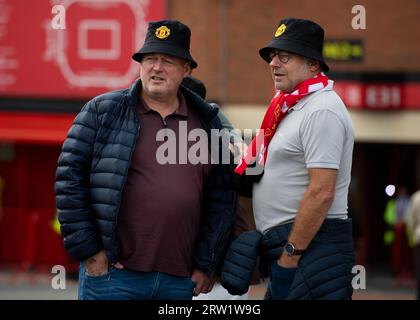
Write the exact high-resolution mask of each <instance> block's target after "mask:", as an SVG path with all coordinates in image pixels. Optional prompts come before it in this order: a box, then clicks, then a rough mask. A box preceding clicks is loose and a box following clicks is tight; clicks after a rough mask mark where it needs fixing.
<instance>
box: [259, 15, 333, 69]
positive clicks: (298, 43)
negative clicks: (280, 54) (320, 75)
mask: <svg viewBox="0 0 420 320" xmlns="http://www.w3.org/2000/svg"><path fill="white" fill-rule="evenodd" d="M323 46H324V30H323V29H322V28H321V26H319V25H318V24H316V23H315V22H313V21H310V20H304V19H296V18H285V19H282V20H280V22H279V24H278V26H277V29H276V32H275V34H274V38H273V40H271V42H270V43H269V44H268V45H267V46H265V47H264V48H262V49H260V51H259V52H260V56H261V58H263V59H264V60H265V61H267V62H270V57H269V55H270V51H271V50H272V49H278V50H284V51H288V52H291V53H297V54H300V55H301V56H304V57H307V58H311V59H315V60H318V61H319V62H320V64H321V68H322V70H323V71H324V72H328V70H329V69H330V68H329V67H328V66H327V64H326V63H325V61H324V57H323V56H322V49H323Z"/></svg>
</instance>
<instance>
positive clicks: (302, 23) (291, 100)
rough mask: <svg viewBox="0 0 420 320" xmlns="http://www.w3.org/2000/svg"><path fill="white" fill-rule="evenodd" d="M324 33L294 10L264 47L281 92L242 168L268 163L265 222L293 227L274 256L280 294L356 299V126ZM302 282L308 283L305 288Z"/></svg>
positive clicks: (261, 222) (262, 185) (259, 197)
mask: <svg viewBox="0 0 420 320" xmlns="http://www.w3.org/2000/svg"><path fill="white" fill-rule="evenodd" d="M323 41H324V31H323V29H322V28H321V27H320V26H319V25H317V24H316V23H314V22H312V21H308V20H302V19H294V18H289V19H283V20H281V21H280V23H279V25H278V27H277V29H276V31H275V34H274V38H273V40H272V41H271V42H270V43H269V44H268V45H267V46H266V47H264V48H262V49H261V50H260V55H261V57H262V58H263V59H264V60H265V61H266V62H267V63H269V66H270V70H271V74H272V78H273V81H274V86H275V89H276V90H277V91H278V92H277V94H276V96H275V97H274V98H273V100H272V101H271V103H270V106H269V108H268V109H267V113H266V115H265V117H264V120H263V124H262V126H261V129H264V136H263V138H261V139H262V142H261V144H258V142H255V143H254V145H253V144H251V146H250V148H251V151H248V154H247V155H245V157H244V159H243V160H244V161H243V162H242V163H241V164H240V165H239V166H238V167H237V168H236V172H237V173H238V174H240V175H242V174H246V171H247V169H248V168H249V163H250V162H249V160H250V158H253V156H255V159H258V162H259V164H260V165H263V166H264V174H263V175H262V177H261V179H260V180H259V181H258V182H255V183H254V185H253V207H254V215H255V222H256V226H257V229H258V230H259V231H261V232H262V233H263V234H265V235H267V234H269V233H270V231H272V230H286V232H283V233H282V234H286V236H285V238H284V242H283V243H281V245H279V247H283V246H284V249H282V251H279V252H280V253H279V256H278V257H275V259H274V260H273V261H271V263H270V272H269V275H270V285H269V293H270V295H271V297H272V298H273V299H295V298H305V299H313V298H314V299H323V298H327V299H349V298H351V294H352V289H351V267H352V266H353V264H354V249H353V244H352V238H351V237H352V234H351V231H352V228H351V220H350V219H347V193H348V187H349V184H350V172H351V164H352V152H353V143H354V130H353V126H352V122H351V119H350V116H349V113H348V112H347V109H346V107H345V105H344V104H343V102H342V100H341V99H340V97H339V96H338V95H337V94H336V93H335V92H334V90H333V81H331V80H329V79H328V77H327V76H326V75H325V74H324V72H327V71H328V70H329V68H328V66H327V65H326V64H325V62H324V60H323V57H322V47H323ZM257 140H258V139H256V140H255V141H257ZM253 142H254V141H253ZM252 148H254V149H255V150H254V151H252ZM249 150H250V149H249ZM253 152H254V153H255V154H254V155H252V154H253ZM250 155H251V156H250ZM247 156H248V159H247ZM300 259H302V261H300ZM303 260H305V261H303ZM301 262H302V263H301ZM343 263H344V264H343ZM302 268H306V269H305V270H300V272H298V269H302ZM302 285H304V287H305V289H299V288H303V287H299V286H302Z"/></svg>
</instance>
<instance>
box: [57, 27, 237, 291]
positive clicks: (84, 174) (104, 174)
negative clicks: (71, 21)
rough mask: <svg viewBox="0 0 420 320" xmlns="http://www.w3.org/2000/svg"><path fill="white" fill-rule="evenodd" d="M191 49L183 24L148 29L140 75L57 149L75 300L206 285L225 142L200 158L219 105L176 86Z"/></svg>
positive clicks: (219, 226)
mask: <svg viewBox="0 0 420 320" xmlns="http://www.w3.org/2000/svg"><path fill="white" fill-rule="evenodd" d="M189 45H190V30H189V28H188V27H187V26H185V25H184V24H182V23H180V22H178V21H173V20H163V21H157V22H151V23H150V24H149V28H148V32H147V35H146V40H145V43H144V45H143V47H142V48H141V49H140V50H139V51H138V52H137V53H135V54H134V55H133V59H134V60H136V61H138V62H139V63H140V66H141V71H140V79H139V80H137V81H136V82H135V83H134V84H133V85H132V87H131V88H130V89H126V90H120V91H114V92H110V93H106V94H103V95H100V96H98V97H95V98H94V99H92V100H91V101H89V102H88V103H87V104H86V105H85V107H84V108H83V109H82V111H81V112H80V113H79V114H78V116H77V117H76V119H75V121H74V123H73V125H72V127H71V129H70V131H69V133H68V137H67V139H66V140H65V142H64V144H63V148H62V152H61V155H60V158H59V160H58V167H57V173H56V185H55V190H56V202H57V208H58V218H59V221H60V224H61V232H62V234H63V236H64V245H65V248H66V250H67V251H68V252H69V253H70V254H71V255H72V256H73V257H75V258H76V259H78V260H79V261H80V262H81V264H80V273H79V281H80V282H79V298H80V299H191V298H192V296H193V294H194V295H198V294H199V293H201V292H209V291H210V290H211V286H212V285H211V281H210V277H211V276H212V274H213V273H214V271H215V269H216V267H217V266H218V265H219V264H220V262H221V258H222V257H221V254H222V252H223V251H224V247H225V242H226V238H227V236H228V235H229V233H230V231H231V228H232V221H233V213H234V211H235V204H236V194H235V193H234V192H233V191H232V190H231V189H229V187H228V181H229V179H230V176H231V172H232V171H231V169H232V168H231V167H230V164H229V163H228V164H223V163H222V162H221V161H220V159H219V157H221V156H222V155H225V154H226V152H227V153H228V154H229V151H228V148H227V143H228V139H222V138H220V136H219V138H218V139H216V141H217V143H216V147H217V148H218V149H217V153H218V156H215V154H214V153H211V159H210V155H208V154H207V155H206V153H209V152H203V150H204V151H209V149H210V147H209V146H210V143H212V148H211V150H214V149H213V147H214V141H215V140H214V139H213V137H214V133H215V130H213V129H217V130H220V129H222V124H221V122H220V120H219V118H218V109H217V108H215V107H213V106H211V105H209V104H208V103H206V102H205V101H204V100H202V99H201V98H200V97H199V96H198V95H196V94H194V93H192V92H191V91H189V90H188V89H186V88H184V87H182V86H180V84H181V81H182V79H183V78H184V77H185V76H186V75H187V74H189V73H190V71H191V68H195V67H197V63H196V62H195V61H194V59H193V58H192V57H191V55H190V53H189ZM197 132H198V133H199V134H197ZM200 133H204V134H205V138H204V139H203V138H202V134H200ZM212 134H213V136H212ZM191 136H192V137H193V138H191ZM197 137H198V138H199V139H198V142H197ZM200 137H201V138H202V139H200ZM225 142H226V143H225ZM174 148H175V149H174ZM197 150H198V151H199V156H197ZM226 150H227V151H226ZM192 151H195V152H192ZM203 153H204V154H203ZM174 155H175V156H174ZM187 158H188V159H187ZM197 159H198V160H200V161H196V160H197ZM210 160H211V161H210ZM215 160H216V161H215Z"/></svg>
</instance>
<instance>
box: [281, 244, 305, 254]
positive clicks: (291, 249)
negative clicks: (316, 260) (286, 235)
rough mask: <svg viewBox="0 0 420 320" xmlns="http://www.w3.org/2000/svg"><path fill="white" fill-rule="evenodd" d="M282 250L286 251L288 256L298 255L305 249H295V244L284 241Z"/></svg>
mask: <svg viewBox="0 0 420 320" xmlns="http://www.w3.org/2000/svg"><path fill="white" fill-rule="evenodd" d="M284 251H286V253H287V255H288V256H290V257H291V256H300V255H302V254H304V253H305V251H306V250H299V249H296V247H295V245H294V244H293V243H291V242H288V243H286V245H285V246H284Z"/></svg>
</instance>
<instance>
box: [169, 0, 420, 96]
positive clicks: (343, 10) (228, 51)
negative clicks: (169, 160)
mask: <svg viewBox="0 0 420 320" xmlns="http://www.w3.org/2000/svg"><path fill="white" fill-rule="evenodd" d="M356 4H362V5H364V6H365V8H366V27H367V28H366V30H353V29H352V26H351V21H352V18H353V17H354V15H353V14H352V13H351V9H352V7H353V6H354V5H356ZM167 6H168V16H169V18H172V19H179V20H181V21H183V22H184V23H186V24H187V25H189V26H190V27H191V29H192V48H191V51H192V54H193V56H194V58H195V59H196V60H197V62H198V64H199V67H198V69H197V70H196V71H194V74H195V75H196V76H197V77H199V78H201V79H202V80H203V81H204V82H205V83H206V85H207V87H208V98H209V99H213V100H217V101H220V102H222V103H244V104H260V103H262V104H265V103H267V100H268V99H269V97H270V96H271V95H272V83H271V78H270V74H269V70H268V66H267V65H266V63H265V62H264V61H262V60H261V58H260V57H259V55H258V50H259V49H260V48H261V47H262V46H264V45H265V44H266V43H268V42H269V41H270V40H271V38H272V36H273V34H274V31H275V29H276V26H277V23H278V21H279V20H280V18H282V17H288V16H295V17H301V18H307V19H311V20H314V21H316V22H317V23H319V24H320V25H322V26H323V27H324V29H325V31H326V37H327V38H354V39H361V40H363V42H364V48H365V52H364V57H363V61H362V62H355V63H352V62H339V63H337V62H336V63H329V65H330V67H331V71H340V72H344V71H349V72H362V71H363V72H366V71H373V72H376V71H381V72H385V71H386V72H417V73H418V72H420V59H419V57H420V41H418V40H417V39H418V33H419V32H420V1H418V0H404V1H403V2H402V1H395V0H384V1H377V0H363V1H350V0H316V1H313V0H282V1H279V0H261V1H258V0H194V1H191V0H168V1H167Z"/></svg>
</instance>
